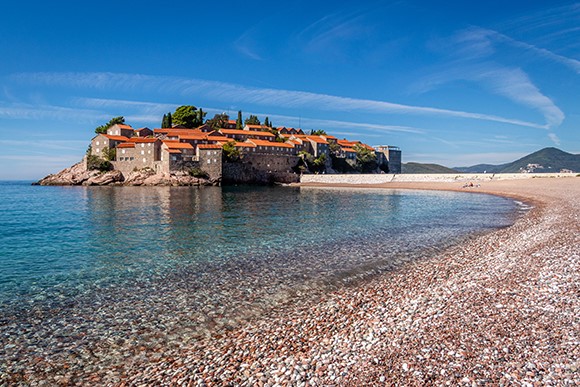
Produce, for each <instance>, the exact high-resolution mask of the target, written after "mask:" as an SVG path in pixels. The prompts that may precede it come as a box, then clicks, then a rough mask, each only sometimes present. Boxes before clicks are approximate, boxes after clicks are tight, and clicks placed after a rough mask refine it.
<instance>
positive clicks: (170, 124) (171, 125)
mask: <svg viewBox="0 0 580 387" xmlns="http://www.w3.org/2000/svg"><path fill="white" fill-rule="evenodd" d="M172 127H173V122H172V118H171V112H169V113H167V126H166V128H172Z"/></svg>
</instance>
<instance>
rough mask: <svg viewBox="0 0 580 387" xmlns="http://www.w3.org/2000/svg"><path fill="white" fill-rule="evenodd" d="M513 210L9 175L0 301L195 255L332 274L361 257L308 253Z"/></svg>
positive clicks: (482, 224)
mask: <svg viewBox="0 0 580 387" xmlns="http://www.w3.org/2000/svg"><path fill="white" fill-rule="evenodd" d="M514 208H515V204H514V202H513V201H511V200H508V199H503V198H497V197H492V196H487V195H472V194H461V193H446V192H418V191H417V192H415V191H402V190H399V191H391V190H373V191H363V190H349V189H322V190H321V189H304V188H303V189H302V190H301V189H298V188H288V187H224V188H221V187H204V188H183V187H174V188H171V187H150V188H144V187H100V188H96V187H92V188H87V187H37V186H29V185H28V183H24V182H23V183H6V182H5V183H1V184H0V301H6V300H7V299H14V297H15V295H17V294H21V295H25V296H31V297H34V296H35V295H37V293H42V292H43V291H46V290H49V289H51V288H52V287H58V288H59V289H66V290H69V291H73V290H74V289H75V288H76V287H81V288H82V287H84V286H88V285H92V284H94V283H107V284H108V285H111V286H123V282H124V281H127V280H135V279H141V280H149V279H152V278H156V277H158V276H164V275H167V274H168V273H171V272H175V271H176V270H177V271H178V270H180V269H183V268H185V267H191V266H192V265H193V266H195V267H196V268H198V269H200V270H202V271H203V270H204V268H206V269H207V268H209V267H211V268H212V269H219V266H220V264H226V263H229V264H231V262H232V261H236V263H237V264H239V265H240V266H241V268H243V266H244V261H248V262H246V263H249V262H250V261H252V260H259V261H262V260H266V261H267V260H268V256H270V255H280V254H289V255H292V256H295V255H297V254H299V255H302V256H303V257H302V258H301V259H300V260H302V261H304V260H306V261H308V262H306V263H307V264H306V265H304V263H305V262H296V263H297V266H298V267H296V268H293V267H288V268H287V270H289V271H294V270H296V269H298V270H299V271H304V273H302V274H307V275H309V276H316V275H318V274H320V275H333V274H336V273H337V272H340V271H345V270H351V269H356V266H357V260H356V257H354V259H353V257H349V263H348V264H347V265H343V264H342V263H341V260H336V261H334V260H333V261H332V262H328V263H329V264H330V265H331V266H332V268H330V269H329V268H324V267H323V268H321V271H322V272H321V273H318V272H316V270H315V269H312V268H310V267H309V263H310V261H316V259H317V256H318V255H325V254H326V253H327V252H328V251H329V248H330V249H331V250H332V249H335V248H337V246H343V247H345V248H348V246H352V245H353V244H356V249H360V250H361V253H363V252H364V250H365V248H364V245H365V243H367V242H369V241H371V242H372V243H378V244H379V246H377V248H380V249H381V250H382V251H381V254H382V255H381V257H380V258H379V259H378V260H377V261H382V260H384V259H385V258H388V254H386V255H387V256H383V255H384V254H385V251H386V250H392V251H393V252H396V253H403V252H405V251H409V250H414V249H417V248H420V247H426V246H435V245H437V244H440V243H442V242H446V241H449V240H450V239H455V238H458V237H461V236H463V235H465V234H467V233H471V232H474V231H479V230H482V229H485V228H493V227H502V226H506V225H508V224H510V222H511V219H512V217H511V215H512V214H513V211H514ZM320 259H322V258H320ZM350 260H352V261H353V262H350ZM361 263H368V262H366V260H361ZM302 266H305V267H302ZM314 266H317V265H314ZM198 274H199V273H198ZM293 274H295V275H300V274H301V273H298V272H294V273H293ZM214 275H215V273H214Z"/></svg>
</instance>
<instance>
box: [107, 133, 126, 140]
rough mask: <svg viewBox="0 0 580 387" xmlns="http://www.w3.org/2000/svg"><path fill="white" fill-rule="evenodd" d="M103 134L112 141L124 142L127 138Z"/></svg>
mask: <svg viewBox="0 0 580 387" xmlns="http://www.w3.org/2000/svg"><path fill="white" fill-rule="evenodd" d="M103 136H105V137H107V138H108V139H109V140H113V141H122V142H126V141H128V140H129V139H128V138H127V137H125V136H113V135H111V134H103Z"/></svg>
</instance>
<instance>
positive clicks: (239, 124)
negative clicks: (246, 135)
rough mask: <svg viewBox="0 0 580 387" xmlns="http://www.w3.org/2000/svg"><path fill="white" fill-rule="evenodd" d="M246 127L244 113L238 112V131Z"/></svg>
mask: <svg viewBox="0 0 580 387" xmlns="http://www.w3.org/2000/svg"><path fill="white" fill-rule="evenodd" d="M243 127H244V124H243V121H242V111H241V110H238V119H237V120H236V129H242V128H243Z"/></svg>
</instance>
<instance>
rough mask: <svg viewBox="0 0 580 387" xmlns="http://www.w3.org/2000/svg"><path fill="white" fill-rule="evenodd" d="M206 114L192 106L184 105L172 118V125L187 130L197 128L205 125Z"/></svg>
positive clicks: (176, 110)
mask: <svg viewBox="0 0 580 387" xmlns="http://www.w3.org/2000/svg"><path fill="white" fill-rule="evenodd" d="M205 115H206V113H205V112H204V111H203V110H202V109H199V110H197V108H196V107H195V106H192V105H183V106H180V107H178V108H177V109H175V113H173V115H172V116H171V119H172V121H173V122H172V124H175V125H181V126H184V127H186V128H197V127H198V126H201V125H203V119H204V117H205Z"/></svg>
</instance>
